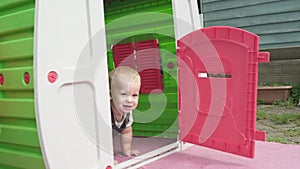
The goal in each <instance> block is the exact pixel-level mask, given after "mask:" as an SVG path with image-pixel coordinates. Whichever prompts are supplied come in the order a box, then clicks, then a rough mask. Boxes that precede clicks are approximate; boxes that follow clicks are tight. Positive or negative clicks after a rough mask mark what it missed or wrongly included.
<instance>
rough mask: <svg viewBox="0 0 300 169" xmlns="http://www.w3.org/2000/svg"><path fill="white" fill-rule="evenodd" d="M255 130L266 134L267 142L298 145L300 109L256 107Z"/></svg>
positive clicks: (299, 142)
mask: <svg viewBox="0 0 300 169" xmlns="http://www.w3.org/2000/svg"><path fill="white" fill-rule="evenodd" d="M256 128H257V129H258V130H262V131H265V132H266V133H267V141H272V142H279V143H285V144H300V107H292V108H288V107H284V106H277V105H258V106H257V122H256Z"/></svg>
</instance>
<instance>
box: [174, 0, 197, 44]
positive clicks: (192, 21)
mask: <svg viewBox="0 0 300 169" xmlns="http://www.w3.org/2000/svg"><path fill="white" fill-rule="evenodd" d="M172 5H173V15H174V26H175V38H176V40H178V39H180V38H182V37H183V36H185V35H187V34H188V33H190V32H193V31H195V30H198V29H200V28H202V27H201V23H200V16H199V13H198V6H197V0H173V1H172Z"/></svg>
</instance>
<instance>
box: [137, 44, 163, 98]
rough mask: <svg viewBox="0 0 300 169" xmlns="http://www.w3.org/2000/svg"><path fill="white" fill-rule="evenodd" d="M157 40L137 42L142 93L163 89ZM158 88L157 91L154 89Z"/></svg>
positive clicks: (158, 91)
mask: <svg viewBox="0 0 300 169" xmlns="http://www.w3.org/2000/svg"><path fill="white" fill-rule="evenodd" d="M158 46H159V45H158V41H157V40H149V41H143V42H136V43H135V47H136V60H137V67H138V70H139V73H140V76H141V81H142V85H141V93H150V92H155V93H161V92H162V91H163V84H162V74H161V67H160V53H159V49H158ZM155 89H158V90H156V91H152V90H155Z"/></svg>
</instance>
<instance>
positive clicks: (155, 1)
mask: <svg viewBox="0 0 300 169" xmlns="http://www.w3.org/2000/svg"><path fill="white" fill-rule="evenodd" d="M104 10H105V24H106V36H107V46H108V67H109V71H111V70H112V69H113V68H114V63H113V53H112V50H111V49H110V48H111V46H112V45H114V44H122V43H128V42H136V41H143V40H151V39H157V40H158V42H159V50H160V56H161V67H162V72H163V85H164V90H163V93H162V94H150V95H149V94H141V95H140V97H139V105H138V107H137V110H138V111H140V112H145V111H146V112H148V113H151V112H153V111H158V112H162V113H161V115H160V116H159V117H158V118H156V119H155V120H154V121H152V122H147V123H139V122H137V121H139V120H138V119H135V121H136V122H135V123H134V124H133V132H134V135H135V136H158V135H159V136H162V137H169V138H177V131H178V129H177V127H178V125H177V114H178V108H177V104H178V103H177V82H176V79H177V67H176V65H177V60H176V44H175V39H174V23H173V15H172V1H171V0H144V1H140V0H124V1H121V0H120V1H112V2H111V3H109V2H106V3H105V6H104ZM149 12H152V13H156V14H158V15H159V14H165V15H164V16H163V17H156V18H153V17H149V15H148V14H149ZM130 15H131V16H132V15H138V16H139V17H138V19H127V18H126V17H128V16H130ZM149 32H150V33H149ZM161 32H166V34H163V33H161ZM170 63H173V65H174V67H173V68H168V66H167V65H168V64H170ZM150 100H151V101H150ZM164 101H166V107H165V108H164V109H162V108H161V107H160V106H161V105H160V104H161V103H162V102H164ZM156 106H157V107H156ZM150 107H151V110H152V111H148V110H149V108H150ZM136 113H138V112H137V111H135V112H133V114H134V116H135V115H136Z"/></svg>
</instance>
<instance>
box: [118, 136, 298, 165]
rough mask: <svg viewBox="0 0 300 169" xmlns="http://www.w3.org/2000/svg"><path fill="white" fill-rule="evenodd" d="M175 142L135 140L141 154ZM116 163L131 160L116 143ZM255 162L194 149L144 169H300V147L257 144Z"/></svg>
mask: <svg viewBox="0 0 300 169" xmlns="http://www.w3.org/2000/svg"><path fill="white" fill-rule="evenodd" d="M173 142H175V140H174V139H163V138H134V140H133V147H134V148H135V149H138V150H139V151H140V152H141V154H144V153H147V152H149V151H151V150H155V149H157V148H160V147H162V146H165V145H168V144H170V143H173ZM115 144H117V145H115V147H114V148H115V160H117V161H118V162H119V163H121V162H123V161H126V160H128V159H130V158H128V157H124V156H122V155H120V148H119V145H118V144H119V143H118V142H116V141H115ZM255 151H256V153H255V157H254V159H248V158H245V157H240V156H237V155H231V154H229V153H224V152H221V151H216V150H212V149H209V148H205V147H201V146H192V147H190V148H188V149H186V150H183V151H181V152H177V153H174V154H171V155H169V156H167V157H165V158H162V159H160V160H157V161H155V162H152V163H150V164H148V165H146V166H144V167H142V168H143V169H182V168H187V169H194V168H195V169H198V168H205V169H300V145H291V144H278V143H273V142H261V141H257V142H256V149H255Z"/></svg>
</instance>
